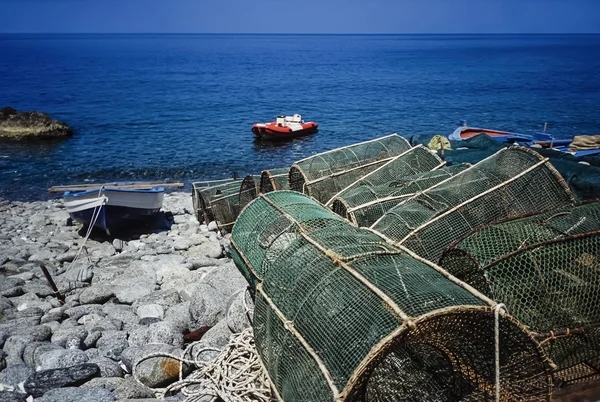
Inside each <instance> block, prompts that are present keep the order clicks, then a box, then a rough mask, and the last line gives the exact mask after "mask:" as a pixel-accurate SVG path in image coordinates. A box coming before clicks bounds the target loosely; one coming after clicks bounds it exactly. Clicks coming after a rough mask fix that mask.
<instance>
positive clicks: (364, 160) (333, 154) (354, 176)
mask: <svg viewBox="0 0 600 402" xmlns="http://www.w3.org/2000/svg"><path fill="white" fill-rule="evenodd" d="M410 148H411V146H410V144H409V143H408V141H406V139H404V138H403V137H401V136H399V135H398V134H391V135H388V136H385V137H381V138H377V139H375V140H371V141H366V142H361V143H359V144H354V145H350V146H347V147H342V148H337V149H334V150H331V151H328V152H323V153H321V154H318V155H313V156H311V157H309V158H306V159H302V160H300V161H298V162H296V163H294V164H293V165H292V167H291V169H290V174H289V183H290V189H291V190H294V191H298V192H301V193H304V194H307V195H310V196H311V197H313V198H315V199H316V200H317V201H319V202H322V203H327V202H328V201H329V200H330V199H331V197H333V196H334V195H335V194H337V193H338V192H340V191H341V190H343V189H344V188H346V187H347V186H349V185H351V184H352V183H354V182H355V181H356V180H358V179H360V178H362V177H363V176H364V175H366V174H368V173H370V172H372V171H373V170H375V169H377V168H378V167H380V166H382V165H384V164H386V163H387V162H389V161H391V160H392V159H393V158H394V157H396V156H398V155H400V154H402V153H404V152H406V151H408V150H409V149H410Z"/></svg>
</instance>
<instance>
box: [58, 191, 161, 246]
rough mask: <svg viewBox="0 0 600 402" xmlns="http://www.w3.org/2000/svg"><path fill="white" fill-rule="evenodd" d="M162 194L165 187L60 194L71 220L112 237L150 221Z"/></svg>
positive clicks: (155, 212) (159, 206)
mask: <svg viewBox="0 0 600 402" xmlns="http://www.w3.org/2000/svg"><path fill="white" fill-rule="evenodd" d="M164 193H165V189H164V187H152V188H146V189H127V188H119V187H101V188H98V189H93V190H86V191H67V192H65V193H64V196H63V197H64V202H65V207H66V208H67V212H68V213H69V215H70V216H71V218H73V220H75V221H77V222H81V223H83V224H84V225H85V226H88V227H90V226H93V227H96V228H98V229H100V230H103V231H104V232H105V233H106V234H107V235H109V236H112V235H115V234H117V233H119V232H124V231H129V230H131V229H134V228H139V227H142V226H144V225H148V224H151V223H153V221H154V220H155V219H156V216H157V214H158V212H159V211H160V209H161V207H162V204H163V199H164Z"/></svg>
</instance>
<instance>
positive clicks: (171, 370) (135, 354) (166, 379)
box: [121, 343, 189, 388]
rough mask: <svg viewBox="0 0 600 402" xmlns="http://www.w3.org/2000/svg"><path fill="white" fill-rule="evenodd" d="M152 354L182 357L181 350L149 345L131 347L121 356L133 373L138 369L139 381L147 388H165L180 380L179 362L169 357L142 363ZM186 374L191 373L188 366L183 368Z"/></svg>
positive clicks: (162, 345)
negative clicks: (134, 369)
mask: <svg viewBox="0 0 600 402" xmlns="http://www.w3.org/2000/svg"><path fill="white" fill-rule="evenodd" d="M151 353H168V354H172V355H175V356H178V355H181V349H179V348H176V347H173V346H171V345H165V344H158V343H156V344H147V345H143V346H139V347H129V348H127V349H125V350H124V351H123V353H122V354H121V360H122V361H123V364H125V366H126V367H127V369H128V370H129V371H130V372H131V370H132V367H133V366H135V365H137V367H136V375H137V376H138V379H139V380H140V381H141V382H142V383H143V384H144V385H146V386H147V387H150V388H158V387H164V386H167V385H169V384H171V383H172V382H174V381H176V380H177V379H178V378H179V361H178V360H175V359H172V358H169V357H152V358H149V359H147V360H144V361H142V362H141V363H139V364H137V363H138V362H140V361H141V360H142V359H143V358H144V357H145V356H148V355H149V354H151ZM183 367H184V371H185V374H187V373H188V372H189V369H188V367H187V366H186V365H184V366H183Z"/></svg>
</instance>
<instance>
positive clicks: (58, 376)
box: [24, 363, 100, 401]
mask: <svg viewBox="0 0 600 402" xmlns="http://www.w3.org/2000/svg"><path fill="white" fill-rule="evenodd" d="M99 375H100V368H99V367H98V366H97V365H96V364H90V363H84V364H80V365H77V366H73V367H69V368H59V369H52V370H44V371H38V372H36V373H34V374H32V375H31V376H30V377H29V378H28V379H27V381H25V385H24V388H25V391H26V392H27V393H29V394H31V395H32V396H33V397H35V398H38V397H40V396H42V395H44V394H45V393H46V392H48V391H49V390H51V389H54V388H60V387H65V386H70V385H72V386H76V385H80V384H83V383H84V382H86V381H87V380H89V379H91V378H94V377H97V376H99ZM69 400H70V399H69ZM76 400H77V401H85V400H87V399H86V398H84V397H83V395H81V396H80V397H79V399H76ZM89 400H93V399H89Z"/></svg>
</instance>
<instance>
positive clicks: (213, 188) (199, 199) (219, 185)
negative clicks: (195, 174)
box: [192, 179, 241, 224]
mask: <svg viewBox="0 0 600 402" xmlns="http://www.w3.org/2000/svg"><path fill="white" fill-rule="evenodd" d="M240 184H241V180H240V179H225V180H212V181H202V182H195V183H192V204H193V208H194V212H195V215H196V218H197V219H198V222H200V223H202V222H205V223H206V224H208V223H209V222H211V221H214V220H215V217H214V214H213V212H212V208H211V205H210V203H211V201H212V200H213V198H215V197H217V196H219V195H221V194H222V193H223V192H229V191H230V190H231V189H233V188H239V186H240Z"/></svg>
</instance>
